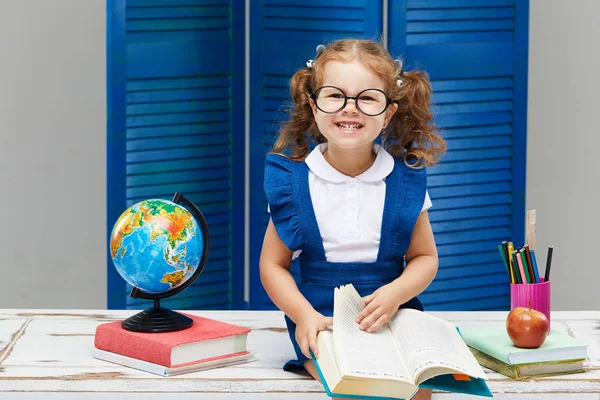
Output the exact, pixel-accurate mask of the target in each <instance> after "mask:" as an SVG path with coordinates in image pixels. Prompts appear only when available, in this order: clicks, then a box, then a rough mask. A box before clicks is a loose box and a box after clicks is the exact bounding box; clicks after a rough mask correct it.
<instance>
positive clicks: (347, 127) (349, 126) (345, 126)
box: [338, 124, 361, 129]
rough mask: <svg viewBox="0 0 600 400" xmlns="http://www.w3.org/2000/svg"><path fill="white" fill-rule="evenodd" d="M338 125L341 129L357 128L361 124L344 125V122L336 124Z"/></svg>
mask: <svg viewBox="0 0 600 400" xmlns="http://www.w3.org/2000/svg"><path fill="white" fill-rule="evenodd" d="M338 126H339V127H340V128H342V129H359V128H360V127H361V125H346V124H338Z"/></svg>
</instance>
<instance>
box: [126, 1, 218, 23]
mask: <svg viewBox="0 0 600 400" xmlns="http://www.w3.org/2000/svg"><path fill="white" fill-rule="evenodd" d="M228 3H229V2H228V1H226V2H225V3H223V4H222V5H214V6H206V5H202V6H193V5H192V6H188V7H185V6H184V7H152V8H134V7H131V8H130V9H129V10H127V19H129V20H135V19H150V18H155V19H167V18H194V17H195V18H208V17H225V18H227V17H229V4H228ZM128 29H131V28H129V27H128Z"/></svg>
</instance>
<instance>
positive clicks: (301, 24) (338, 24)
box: [265, 18, 364, 33]
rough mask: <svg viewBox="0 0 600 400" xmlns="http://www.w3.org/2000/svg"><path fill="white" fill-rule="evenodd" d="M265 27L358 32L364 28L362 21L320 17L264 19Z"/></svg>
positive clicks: (288, 29)
mask: <svg viewBox="0 0 600 400" xmlns="http://www.w3.org/2000/svg"><path fill="white" fill-rule="evenodd" d="M265 29H277V30H279V29H284V30H286V31H290V30H297V31H301V32H304V31H310V32H313V33H314V32H315V31H337V32H360V31H362V30H363V29H364V23H363V21H352V20H337V21H335V20H334V21H328V20H321V19H307V20H297V19H283V18H282V19H279V18H278V19H265Z"/></svg>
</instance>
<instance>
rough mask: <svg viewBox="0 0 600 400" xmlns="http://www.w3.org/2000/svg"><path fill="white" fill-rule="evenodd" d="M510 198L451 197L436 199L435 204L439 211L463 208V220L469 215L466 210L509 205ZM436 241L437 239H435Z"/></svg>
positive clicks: (506, 194) (484, 196)
mask: <svg viewBox="0 0 600 400" xmlns="http://www.w3.org/2000/svg"><path fill="white" fill-rule="evenodd" d="M510 201H511V198H510V194H508V193H501V194H488V195H479V196H465V197H453V198H441V199H436V201H435V204H436V207H438V208H439V209H440V210H443V209H456V208H464V209H465V210H463V218H465V217H467V216H468V215H470V214H469V211H470V210H468V208H471V207H482V206H490V205H494V204H510ZM436 239H437V237H436Z"/></svg>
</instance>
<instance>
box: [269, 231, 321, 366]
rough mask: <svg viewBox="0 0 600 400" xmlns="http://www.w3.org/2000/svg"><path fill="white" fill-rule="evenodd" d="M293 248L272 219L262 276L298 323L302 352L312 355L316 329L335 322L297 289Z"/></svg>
mask: <svg viewBox="0 0 600 400" xmlns="http://www.w3.org/2000/svg"><path fill="white" fill-rule="evenodd" d="M291 262H292V252H291V251H290V250H289V249H288V248H287V246H286V245H285V244H284V243H283V242H282V241H281V239H280V238H279V235H278V234H277V231H276V230H275V226H274V225H273V221H269V225H268V226H267V231H266V233H265V238H264V242H263V247H262V251H261V253H260V280H261V282H262V284H263V286H264V288H265V290H266V292H267V294H268V295H269V297H270V298H271V300H272V301H273V303H275V305H276V306H277V307H279V309H280V310H281V311H283V312H284V313H285V314H286V315H287V316H288V317H289V318H290V319H291V320H292V321H294V323H295V324H296V341H297V342H298V345H299V346H300V349H301V350H302V353H303V354H304V355H305V356H307V357H308V358H310V353H309V352H308V349H309V347H310V348H311V349H312V351H313V353H315V355H317V354H319V351H318V348H317V340H316V339H317V332H319V331H321V330H323V329H325V328H326V327H327V326H329V325H331V324H332V323H333V321H332V319H331V318H326V317H324V316H323V315H322V314H320V313H318V312H317V311H316V310H315V309H314V308H313V307H312V306H311V304H310V303H309V302H308V300H306V298H305V297H304V296H303V295H302V293H300V290H298V286H297V285H296V282H295V281H294V278H293V277H292V274H291V273H290V265H291Z"/></svg>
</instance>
